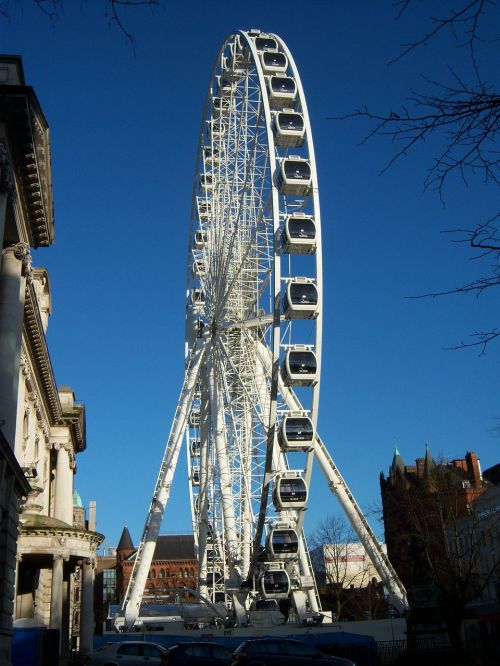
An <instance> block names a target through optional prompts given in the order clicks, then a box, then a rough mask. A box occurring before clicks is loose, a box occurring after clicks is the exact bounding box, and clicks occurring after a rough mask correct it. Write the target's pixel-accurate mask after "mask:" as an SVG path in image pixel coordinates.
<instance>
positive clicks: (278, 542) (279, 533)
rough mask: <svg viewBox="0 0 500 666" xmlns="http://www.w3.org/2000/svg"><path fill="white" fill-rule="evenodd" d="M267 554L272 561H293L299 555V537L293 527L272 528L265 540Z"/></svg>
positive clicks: (280, 526)
mask: <svg viewBox="0 0 500 666" xmlns="http://www.w3.org/2000/svg"><path fill="white" fill-rule="evenodd" d="M266 549H267V554H268V555H269V556H270V557H271V559H273V560H294V559H296V558H297V556H298V554H299V537H298V535H297V532H296V531H295V530H294V528H293V527H290V526H289V525H279V526H276V527H273V528H272V530H271V531H270V532H269V534H268V536H267V539H266Z"/></svg>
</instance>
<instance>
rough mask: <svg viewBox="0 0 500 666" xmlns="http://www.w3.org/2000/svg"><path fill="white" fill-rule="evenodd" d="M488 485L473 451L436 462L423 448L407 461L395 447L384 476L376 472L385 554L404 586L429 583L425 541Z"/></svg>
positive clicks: (462, 512) (436, 535)
mask: <svg viewBox="0 0 500 666" xmlns="http://www.w3.org/2000/svg"><path fill="white" fill-rule="evenodd" d="M487 487H488V482H487V481H485V480H484V479H483V476H482V473H481V467H480V463H479V460H478V457H477V455H476V453H474V452H472V451H470V452H468V453H466V455H465V457H464V458H463V459H462V458H461V459H456V460H452V461H451V462H442V463H436V462H435V460H434V459H433V457H432V454H431V452H430V449H429V447H428V446H426V451H425V456H424V457H422V458H417V459H416V461H415V465H406V464H405V463H404V461H403V458H402V457H401V455H400V453H399V451H398V450H397V449H396V450H395V453H394V457H393V460H392V463H391V466H390V469H389V475H388V476H387V477H385V475H384V473H383V472H382V473H381V474H380V488H381V494H382V509H383V517H384V529H385V541H386V544H387V554H388V557H389V559H390V561H391V562H392V564H393V565H394V568H395V569H396V571H397V573H398V576H399V577H400V579H401V581H402V582H403V584H404V586H405V587H406V588H407V589H408V588H411V587H412V586H415V585H421V584H425V583H428V582H429V581H430V578H431V576H430V572H429V571H428V568H427V564H426V561H425V560H426V558H425V557H424V554H423V551H424V549H425V548H426V546H427V544H428V543H429V542H432V541H433V540H434V541H435V540H437V539H439V538H441V537H442V535H443V534H445V531H444V530H442V529H441V528H442V527H444V526H445V525H446V524H450V523H452V522H453V521H456V520H457V519H459V518H460V517H461V516H463V515H465V513H466V512H467V510H468V507H470V506H471V505H472V504H473V503H474V502H475V500H477V499H478V498H479V497H480V496H481V494H482V493H483V492H484V491H485V490H486V488H487ZM442 545H443V547H445V544H444V543H443V544H442Z"/></svg>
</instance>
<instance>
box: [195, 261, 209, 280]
mask: <svg viewBox="0 0 500 666" xmlns="http://www.w3.org/2000/svg"><path fill="white" fill-rule="evenodd" d="M192 273H193V277H196V278H199V277H203V276H204V275H205V274H206V267H205V262H204V261H203V259H195V260H194V261H193V268H192Z"/></svg>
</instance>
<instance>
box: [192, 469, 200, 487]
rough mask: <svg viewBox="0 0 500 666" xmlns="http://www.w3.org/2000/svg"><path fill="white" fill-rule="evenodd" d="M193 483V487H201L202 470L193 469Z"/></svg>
mask: <svg viewBox="0 0 500 666" xmlns="http://www.w3.org/2000/svg"><path fill="white" fill-rule="evenodd" d="M191 483H192V484H193V486H199V485H200V470H199V469H193V470H192V471H191Z"/></svg>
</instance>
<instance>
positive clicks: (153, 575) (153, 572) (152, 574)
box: [151, 569, 156, 578]
mask: <svg viewBox="0 0 500 666" xmlns="http://www.w3.org/2000/svg"><path fill="white" fill-rule="evenodd" d="M151 578H156V571H155V570H154V569H151Z"/></svg>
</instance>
